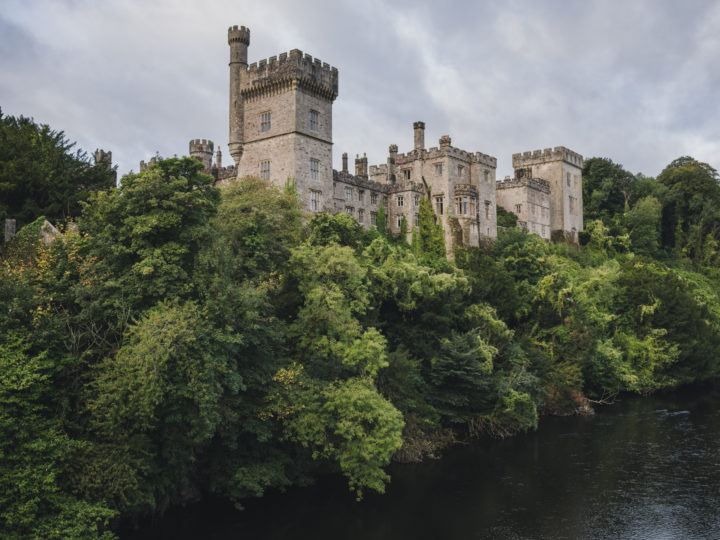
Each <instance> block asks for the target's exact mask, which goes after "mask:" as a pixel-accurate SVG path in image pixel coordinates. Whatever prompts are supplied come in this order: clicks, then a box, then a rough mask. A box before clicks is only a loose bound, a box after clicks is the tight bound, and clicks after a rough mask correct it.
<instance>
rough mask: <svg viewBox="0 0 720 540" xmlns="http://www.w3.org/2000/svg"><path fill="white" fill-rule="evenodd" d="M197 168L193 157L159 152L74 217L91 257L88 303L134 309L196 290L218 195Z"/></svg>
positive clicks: (183, 296)
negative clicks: (92, 277)
mask: <svg viewBox="0 0 720 540" xmlns="http://www.w3.org/2000/svg"><path fill="white" fill-rule="evenodd" d="M201 170H202V164H201V163H199V162H198V161H197V160H195V159H192V158H182V159H177V158H171V159H165V160H161V161H159V162H158V163H157V164H154V165H151V166H150V167H149V168H148V169H146V170H144V171H142V172H140V173H138V174H129V175H126V176H125V177H123V180H122V187H121V188H114V189H111V190H110V191H107V192H99V193H97V194H94V195H93V196H91V198H90V202H89V204H88V205H87V206H86V208H85V211H84V212H83V215H82V218H81V219H80V221H79V227H80V231H81V232H82V233H83V234H84V235H86V239H85V241H84V243H83V250H84V253H85V254H86V256H88V257H94V258H95V260H96V263H95V264H94V268H95V274H96V279H95V280H94V285H95V286H94V287H93V288H92V289H91V290H90V291H88V292H90V293H91V294H92V297H89V298H88V299H87V301H88V302H90V303H93V304H95V305H96V306H98V308H100V309H101V310H105V309H106V308H107V304H109V305H110V306H113V307H112V309H118V308H120V307H123V306H124V307H125V309H130V310H134V309H144V308H147V307H150V306H151V305H153V304H154V303H156V302H157V301H159V300H162V299H164V298H176V297H177V298H189V297H192V296H193V295H194V294H195V293H196V290H197V286H198V284H197V283H196V282H195V281H194V280H193V272H194V269H195V265H196V262H197V256H198V253H199V252H200V250H201V248H202V247H203V246H204V245H206V244H207V243H208V242H210V239H211V238H212V235H213V230H212V227H211V226H210V218H211V217H212V216H213V215H214V214H215V212H216V210H217V205H218V203H219V201H220V192H219V190H217V189H215V188H214V187H212V183H213V178H212V177H211V176H207V175H204V174H201V173H200V171H201ZM102 304H106V307H105V308H103V307H102ZM89 314H90V315H91V316H95V315H96V314H95V313H92V312H90V313H89Z"/></svg>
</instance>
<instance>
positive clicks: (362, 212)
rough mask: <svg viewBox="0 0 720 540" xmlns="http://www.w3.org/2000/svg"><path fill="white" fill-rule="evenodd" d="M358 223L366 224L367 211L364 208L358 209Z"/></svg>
mask: <svg viewBox="0 0 720 540" xmlns="http://www.w3.org/2000/svg"><path fill="white" fill-rule="evenodd" d="M358 221H359V222H360V223H365V210H363V209H362V208H358Z"/></svg>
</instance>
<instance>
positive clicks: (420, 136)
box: [413, 122, 425, 150]
mask: <svg viewBox="0 0 720 540" xmlns="http://www.w3.org/2000/svg"><path fill="white" fill-rule="evenodd" d="M413 130H414V131H415V150H423V149H424V148H425V122H415V123H414V124H413Z"/></svg>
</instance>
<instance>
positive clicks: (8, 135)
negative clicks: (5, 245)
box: [0, 110, 115, 227]
mask: <svg viewBox="0 0 720 540" xmlns="http://www.w3.org/2000/svg"><path fill="white" fill-rule="evenodd" d="M74 147H75V143H73V142H70V141H68V139H67V138H66V137H65V134H64V133H63V132H62V131H53V130H51V129H50V127H49V126H47V125H45V124H42V125H38V124H36V123H35V122H34V121H33V120H32V119H30V118H25V117H23V116H20V117H17V118H15V117H13V116H3V115H2V111H1V110H0V220H2V219H4V218H13V219H16V220H17V222H18V223H17V225H18V227H20V226H22V225H26V224H28V223H30V222H32V221H34V220H35V219H36V218H38V217H39V216H45V217H46V218H47V219H49V220H50V221H53V222H57V221H60V220H66V219H68V218H71V217H74V218H77V217H78V216H79V215H80V211H81V203H82V202H84V201H87V200H88V198H89V197H90V194H91V193H92V192H93V191H101V190H106V189H109V188H111V187H113V186H114V185H115V172H114V171H113V170H111V169H110V164H109V163H99V164H97V165H93V164H92V163H91V162H90V160H89V159H88V157H87V154H85V153H84V152H83V151H81V150H77V151H73V149H74Z"/></svg>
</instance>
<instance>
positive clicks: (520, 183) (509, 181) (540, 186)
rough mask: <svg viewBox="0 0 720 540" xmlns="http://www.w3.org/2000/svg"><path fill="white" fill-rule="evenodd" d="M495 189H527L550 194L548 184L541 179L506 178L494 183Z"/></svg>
mask: <svg viewBox="0 0 720 540" xmlns="http://www.w3.org/2000/svg"><path fill="white" fill-rule="evenodd" d="M495 185H496V187H497V189H513V188H520V187H528V188H530V189H535V190H537V191H542V192H543V193H550V183H549V182H548V181H547V180H543V179H542V178H527V177H526V178H506V179H505V180H502V181H501V180H498V181H497V182H496V183H495Z"/></svg>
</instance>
